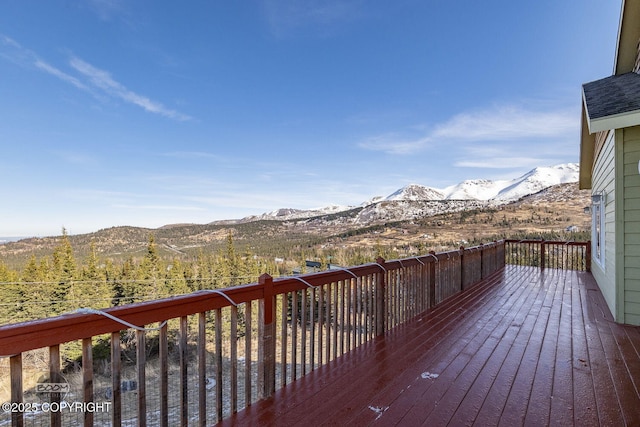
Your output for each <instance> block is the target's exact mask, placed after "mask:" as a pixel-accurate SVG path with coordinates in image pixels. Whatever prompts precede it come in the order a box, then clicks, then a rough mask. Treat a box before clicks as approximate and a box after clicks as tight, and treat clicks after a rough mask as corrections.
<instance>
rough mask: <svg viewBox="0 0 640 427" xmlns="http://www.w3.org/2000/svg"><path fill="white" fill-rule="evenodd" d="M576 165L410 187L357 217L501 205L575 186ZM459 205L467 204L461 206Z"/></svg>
mask: <svg viewBox="0 0 640 427" xmlns="http://www.w3.org/2000/svg"><path fill="white" fill-rule="evenodd" d="M578 174H579V165H578V164H577V163H566V164H561V165H556V166H549V167H537V168H535V169H532V170H531V171H529V172H527V173H526V174H524V175H522V176H520V177H518V178H515V179H511V180H496V181H491V180H487V179H475V180H467V181H463V182H461V183H459V184H456V185H452V186H449V187H446V188H444V189H441V190H439V189H436V188H433V187H428V186H424V185H420V184H410V185H407V186H405V187H402V188H400V189H398V190H397V191H395V192H393V193H391V194H389V195H388V196H386V197H380V196H376V197H373V198H371V199H369V200H367V201H365V202H364V203H361V204H360V207H361V208H363V210H362V212H360V213H359V214H358V216H359V217H363V218H362V219H363V220H365V219H371V218H378V219H383V218H388V219H391V218H395V219H408V218H413V217H416V215H417V216H420V215H421V214H425V215H428V214H434V213H442V212H444V211H455V210H461V209H467V208H477V207H479V206H480V205H486V204H494V205H499V204H504V203H509V202H512V201H516V200H518V199H520V198H521V197H524V196H527V195H529V194H534V193H537V192H539V191H541V190H544V189H545V188H548V187H551V186H554V185H557V184H566V183H569V182H577V181H578ZM461 201H464V202H467V203H461ZM355 208H357V206H337V205H331V206H327V207H324V208H318V209H312V210H300V209H278V210H275V211H272V212H268V213H264V214H262V215H257V216H252V217H248V218H244V219H243V220H242V221H255V220H261V219H276V220H294V219H304V218H312V217H315V216H322V215H329V214H335V213H339V212H344V211H347V210H351V209H355Z"/></svg>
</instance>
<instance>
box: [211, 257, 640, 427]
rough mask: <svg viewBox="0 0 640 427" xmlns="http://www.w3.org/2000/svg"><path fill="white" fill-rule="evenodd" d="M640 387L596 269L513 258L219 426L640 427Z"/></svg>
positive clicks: (639, 340) (627, 332) (633, 349)
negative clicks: (550, 266) (526, 263)
mask: <svg viewBox="0 0 640 427" xmlns="http://www.w3.org/2000/svg"><path fill="white" fill-rule="evenodd" d="M639 389H640V328H638V327H631V326H623V325H618V324H615V323H613V320H612V316H611V314H610V312H609V309H608V308H607V306H606V304H605V302H604V299H603V297H602V294H601V293H600V291H599V290H598V288H597V286H596V284H595V281H594V280H593V277H592V276H591V275H590V274H589V273H585V272H577V271H562V270H541V269H538V268H534V267H517V266H507V267H506V268H505V269H504V270H503V271H501V272H498V273H496V274H495V275H493V276H491V277H490V278H489V279H487V280H485V281H483V282H482V283H480V284H478V285H476V286H475V287H473V288H472V289H469V290H467V291H465V292H464V293H462V294H459V295H457V296H455V297H453V298H451V299H449V300H447V301H446V302H445V303H443V304H442V305H440V306H439V307H437V308H436V309H434V310H433V311H430V312H427V313H424V314H423V315H421V316H419V317H417V318H415V319H414V320H412V321H410V322H408V323H406V324H405V325H403V326H402V327H399V328H396V329H395V330H393V331H390V332H388V333H387V335H386V336H385V337H384V338H382V339H377V340H376V341H374V342H372V343H369V344H367V345H365V346H363V347H361V348H360V349H358V350H356V351H354V352H352V353H351V354H348V355H345V356H343V357H341V358H339V359H337V360H335V361H333V362H331V363H330V364H329V365H327V366H325V367H322V368H320V369H317V370H316V371H314V372H312V373H311V374H309V375H307V376H306V377H303V378H302V379H299V380H297V381H296V382H294V383H293V384H290V385H288V386H287V387H285V388H283V389H281V390H279V391H277V392H276V394H275V395H274V396H273V397H272V398H270V399H268V400H264V401H261V402H258V403H255V404H254V405H252V406H250V407H249V408H247V409H246V410H244V411H242V412H240V413H238V414H236V415H235V416H233V417H232V418H230V419H227V420H225V421H224V422H223V423H222V424H223V425H256V426H258V425H278V426H286V425H292V426H293V425H302V426H305V425H306V426H314V425H381V426H388V425H406V426H414V425H428V426H445V425H450V426H464V425H478V426H491V425H502V426H509V427H513V426H519V425H531V426H545V425H576V426H597V425H602V426H624V425H628V426H640V395H639V391H638V390H639Z"/></svg>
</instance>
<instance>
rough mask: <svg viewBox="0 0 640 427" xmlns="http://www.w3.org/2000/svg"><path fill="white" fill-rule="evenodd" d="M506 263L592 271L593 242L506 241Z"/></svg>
mask: <svg viewBox="0 0 640 427" xmlns="http://www.w3.org/2000/svg"><path fill="white" fill-rule="evenodd" d="M504 243H505V248H504V252H505V263H507V264H516V265H529V266H534V267H540V268H558V269H564V270H580V271H591V242H558V241H550V240H505V241H504Z"/></svg>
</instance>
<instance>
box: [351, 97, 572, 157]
mask: <svg viewBox="0 0 640 427" xmlns="http://www.w3.org/2000/svg"><path fill="white" fill-rule="evenodd" d="M577 126H578V120H577V118H576V114H575V112H574V111H573V110H565V109H563V110H554V111H533V110H527V109H523V108H520V107H514V106H508V107H494V108H490V109H487V110H481V111H474V112H465V113H461V114H458V115H455V116H453V117H452V118H450V119H449V120H447V121H445V122H443V123H440V124H437V125H435V126H432V127H431V130H430V131H427V132H426V133H425V134H424V135H422V136H419V137H415V138H403V137H402V136H401V135H399V134H393V133H389V134H383V135H377V136H373V137H370V138H368V139H365V140H363V141H361V142H360V143H359V144H358V145H359V146H360V147H361V148H365V149H368V150H375V151H383V152H385V153H389V154H414V153H417V152H420V151H423V150H424V149H426V148H427V147H429V146H431V145H435V144H437V145H439V146H440V145H443V144H452V143H458V144H459V143H463V142H466V143H473V142H487V141H490V142H497V141H515V140H525V139H532V138H535V139H566V138H567V137H568V136H570V135H571V134H572V133H573V132H577Z"/></svg>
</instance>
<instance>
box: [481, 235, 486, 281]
mask: <svg viewBox="0 0 640 427" xmlns="http://www.w3.org/2000/svg"><path fill="white" fill-rule="evenodd" d="M484 251H485V249H484V243H482V244H480V280H482V279H484V278H485V277H486V275H485V274H484Z"/></svg>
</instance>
